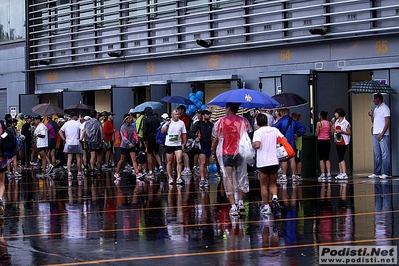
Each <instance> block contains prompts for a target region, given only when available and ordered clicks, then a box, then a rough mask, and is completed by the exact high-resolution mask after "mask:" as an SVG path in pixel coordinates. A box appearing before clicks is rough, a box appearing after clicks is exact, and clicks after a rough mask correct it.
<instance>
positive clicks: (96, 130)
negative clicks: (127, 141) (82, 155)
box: [83, 110, 103, 177]
mask: <svg viewBox="0 0 399 266" xmlns="http://www.w3.org/2000/svg"><path fill="white" fill-rule="evenodd" d="M83 137H84V138H86V141H87V148H88V150H89V152H90V168H91V176H92V177H93V176H94V173H95V172H100V171H101V164H102V151H103V128H102V125H101V123H100V121H98V119H97V111H96V110H92V111H91V112H90V120H88V121H86V123H85V127H84V130H83ZM96 162H97V165H96Z"/></svg>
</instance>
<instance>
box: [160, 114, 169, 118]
mask: <svg viewBox="0 0 399 266" xmlns="http://www.w3.org/2000/svg"><path fill="white" fill-rule="evenodd" d="M161 117H162V118H163V119H167V118H169V115H168V114H167V113H163V114H162V115H161Z"/></svg>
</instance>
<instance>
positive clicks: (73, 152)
mask: <svg viewBox="0 0 399 266" xmlns="http://www.w3.org/2000/svg"><path fill="white" fill-rule="evenodd" d="M70 115H71V119H70V120H69V121H68V122H66V123H65V124H64V125H63V126H62V127H61V129H60V131H59V134H60V136H61V139H62V140H63V141H65V146H64V152H65V153H66V154H67V156H68V159H67V169H68V185H69V186H72V180H73V175H72V171H71V168H72V159H73V156H76V164H77V167H78V175H77V179H78V183H79V185H81V182H82V180H83V174H82V147H81V145H80V140H81V138H82V136H81V134H80V123H79V122H78V114H77V113H75V112H72V113H71V114H70Z"/></svg>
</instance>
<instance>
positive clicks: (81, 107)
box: [64, 103, 94, 117]
mask: <svg viewBox="0 0 399 266" xmlns="http://www.w3.org/2000/svg"><path fill="white" fill-rule="evenodd" d="M92 110H94V109H93V108H92V107H91V106H88V105H86V104H83V103H78V104H72V105H70V106H68V107H67V108H65V109H64V111H65V113H67V114H70V113H72V112H75V113H78V114H79V116H80V117H82V116H85V115H89V114H90V112H91V111H92Z"/></svg>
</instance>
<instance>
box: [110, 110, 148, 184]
mask: <svg viewBox="0 0 399 266" xmlns="http://www.w3.org/2000/svg"><path fill="white" fill-rule="evenodd" d="M132 123H133V117H132V116H131V115H130V114H124V115H123V124H122V126H121V129H120V136H121V146H120V150H121V157H120V159H119V162H118V164H117V165H116V170H115V174H114V177H115V180H114V183H115V185H119V183H120V181H121V176H120V175H119V171H120V170H121V168H122V165H123V163H124V162H125V161H126V157H127V156H130V158H131V160H132V163H133V168H134V171H135V174H136V179H139V178H141V177H142V176H143V174H142V173H140V172H139V168H138V165H137V159H136V153H137V148H136V144H137V142H138V141H139V138H138V136H137V133H136V130H135V129H134V127H133V124H132Z"/></svg>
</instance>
